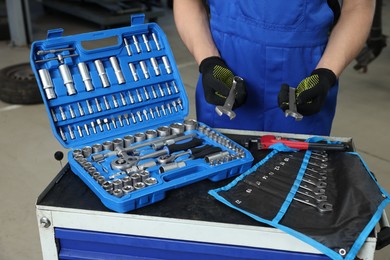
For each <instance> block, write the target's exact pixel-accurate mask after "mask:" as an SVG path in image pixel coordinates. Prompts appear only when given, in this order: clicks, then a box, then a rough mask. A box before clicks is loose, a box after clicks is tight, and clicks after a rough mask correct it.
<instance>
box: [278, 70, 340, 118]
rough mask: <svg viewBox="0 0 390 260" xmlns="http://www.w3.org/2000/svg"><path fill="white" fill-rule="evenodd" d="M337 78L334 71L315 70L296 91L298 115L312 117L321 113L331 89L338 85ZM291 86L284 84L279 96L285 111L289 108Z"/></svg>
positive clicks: (279, 102) (280, 104)
mask: <svg viewBox="0 0 390 260" xmlns="http://www.w3.org/2000/svg"><path fill="white" fill-rule="evenodd" d="M336 80H337V77H336V75H335V74H334V73H333V71H331V70H329V69H325V68H319V69H316V70H313V72H312V73H311V75H310V76H309V77H307V78H305V79H304V80H302V81H301V82H300V83H299V85H298V87H297V89H296V91H295V95H296V104H297V111H298V113H300V114H302V115H303V116H310V115H313V114H316V113H318V112H320V110H321V107H322V105H323V104H324V101H325V99H326V95H327V94H328V91H329V89H330V88H331V87H332V86H333V85H334V84H335V83H336ZM288 93H289V86H288V85H287V84H283V85H282V86H281V88H280V92H279V95H278V104H279V107H280V108H281V109H282V110H283V111H285V110H286V109H288V108H289V105H288V101H289V95H288Z"/></svg>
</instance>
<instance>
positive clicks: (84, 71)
mask: <svg viewBox="0 0 390 260" xmlns="http://www.w3.org/2000/svg"><path fill="white" fill-rule="evenodd" d="M77 67H78V68H79V70H80V74H81V78H82V80H83V82H84V85H85V90H86V91H92V90H94V87H93V85H92V79H91V75H90V74H89V70H88V67H87V64H85V63H84V62H80V63H78V64H77Z"/></svg>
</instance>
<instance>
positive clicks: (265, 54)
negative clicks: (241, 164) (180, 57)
mask: <svg viewBox="0 0 390 260" xmlns="http://www.w3.org/2000/svg"><path fill="white" fill-rule="evenodd" d="M209 6H210V14H211V19H210V28H211V33H212V36H213V39H214V42H215V44H216V46H217V48H218V50H219V52H220V54H221V57H222V59H224V60H225V62H226V64H227V65H228V67H229V68H231V70H232V71H233V73H234V74H235V75H237V76H240V77H242V78H243V79H244V80H245V82H246V86H247V99H246V102H245V104H244V105H242V106H241V107H239V108H237V109H235V110H234V111H235V112H236V117H235V118H234V119H233V120H230V119H229V117H227V116H225V115H222V116H218V115H217V113H216V112H215V105H211V104H208V103H207V102H206V101H205V98H204V93H203V87H202V82H201V80H199V81H198V85H197V89H196V109H197V119H198V120H199V121H200V122H204V123H206V124H207V125H209V126H211V127H218V128H230V129H245V130H256V131H270V132H284V133H302V134H315V135H329V134H330V130H331V126H332V121H333V118H334V114H335V110H336V98H337V91H338V86H337V85H336V86H334V87H332V88H331V89H330V90H329V92H328V95H327V99H326V101H325V104H324V106H323V107H322V110H321V111H320V112H319V113H317V114H315V115H313V116H305V117H304V118H303V120H302V121H298V122H296V121H295V120H294V119H293V118H292V117H287V118H286V117H285V115H284V112H283V111H282V110H281V109H280V108H279V107H278V101H277V97H278V93H279V90H280V86H281V85H282V83H286V84H289V85H290V86H292V87H296V86H298V84H299V83H300V82H301V80H303V79H304V78H306V77H308V76H309V75H310V73H311V72H312V71H313V70H314V69H315V67H316V66H317V64H318V62H319V60H320V58H321V56H322V54H323V52H324V50H325V46H326V44H327V41H328V35H329V30H330V28H331V26H332V23H333V19H334V14H333V12H332V10H331V9H330V7H329V6H328V4H327V1H326V0H293V1H286V0H225V1H221V0H209ZM200 79H201V78H200Z"/></svg>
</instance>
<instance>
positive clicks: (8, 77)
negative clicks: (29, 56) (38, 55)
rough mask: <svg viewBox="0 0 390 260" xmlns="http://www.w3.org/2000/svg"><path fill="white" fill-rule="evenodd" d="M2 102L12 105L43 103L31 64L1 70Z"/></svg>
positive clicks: (0, 87)
mask: <svg viewBox="0 0 390 260" xmlns="http://www.w3.org/2000/svg"><path fill="white" fill-rule="evenodd" d="M0 100H2V101H4V102H6V103H10V104H39V103H42V102H43V101H42V96H41V94H40V92H39V88H38V84H37V82H36V79H35V76H34V73H33V72H32V69H31V67H30V64H29V63H21V64H17V65H13V66H9V67H6V68H3V69H1V70H0Z"/></svg>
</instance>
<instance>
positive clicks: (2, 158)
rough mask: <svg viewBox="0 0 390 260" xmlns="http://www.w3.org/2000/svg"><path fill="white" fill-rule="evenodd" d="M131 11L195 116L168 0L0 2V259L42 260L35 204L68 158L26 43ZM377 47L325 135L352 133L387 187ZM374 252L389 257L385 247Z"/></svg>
mask: <svg viewBox="0 0 390 260" xmlns="http://www.w3.org/2000/svg"><path fill="white" fill-rule="evenodd" d="M132 13H144V14H145V15H146V19H147V21H149V22H157V23H158V24H159V25H160V26H161V27H162V29H163V30H164V32H165V34H166V35H167V37H168V40H169V42H170V45H171V49H172V50H173V53H174V56H175V60H176V63H177V65H178V68H179V70H180V73H181V77H182V80H183V82H184V85H185V87H186V91H187V94H188V97H189V100H190V113H189V116H188V118H195V86H196V82H197V78H198V73H199V72H198V66H197V64H196V63H195V61H194V59H193V57H192V56H191V55H190V53H189V52H188V50H187V49H186V48H185V46H184V45H183V43H182V42H181V40H180V38H179V36H178V34H177V31H176V27H175V24H174V21H173V14H172V0H171V1H169V0H164V1H162V0H154V1H153V0H150V1H113V0H112V1H111V0H104V1H98V0H79V1H77V0H69V1H66V0H17V1H11V0H9V1H5V0H0V57H1V58H0V86H1V90H0V99H1V101H0V146H1V151H0V166H1V181H0V197H1V207H0V225H1V232H0V234H1V235H0V259H4V260H13V259H15V260H16V259H17V260H19V259H29V260H35V259H41V258H42V255H41V248H40V241H39V234H38V224H37V220H36V216H35V202H36V199H37V197H38V195H39V194H40V193H41V192H42V191H43V190H44V189H45V187H46V186H47V185H48V184H49V182H50V181H51V180H52V179H53V178H54V176H55V175H56V174H57V173H58V172H59V171H60V169H61V166H63V165H64V164H65V163H66V161H67V158H66V155H65V158H64V159H63V160H62V161H61V162H60V161H56V160H55V159H54V153H55V152H56V151H62V152H63V153H64V154H66V149H65V148H63V147H62V146H61V145H60V144H59V143H58V141H57V140H56V139H55V138H54V136H53V133H52V130H51V128H50V124H49V121H48V119H47V117H48V115H47V114H46V110H45V107H44V105H43V104H42V102H41V100H40V94H39V92H38V88H37V84H36V81H35V77H34V75H33V74H32V72H31V69H30V65H29V55H30V54H29V53H30V44H31V43H32V42H33V41H36V40H42V39H45V38H46V33H47V30H49V29H54V28H63V29H64V34H65V35H73V34H78V33H83V32H91V31H98V30H103V29H108V28H115V27H120V26H127V25H129V23H130V14H132ZM382 32H383V34H384V35H390V0H383V9H382ZM382 40H383V39H382ZM371 47H372V46H371ZM375 50H378V49H375ZM375 50H374V52H372V53H370V52H367V53H366V54H367V56H365V58H367V57H368V58H367V59H366V60H371V59H372V61H371V62H370V63H369V64H368V66H367V70H366V71H365V68H364V67H363V68H360V69H359V70H357V69H356V68H354V66H356V64H357V63H356V61H355V62H353V63H352V64H351V65H350V66H349V67H348V68H347V69H346V71H345V72H344V74H343V75H342V77H341V79H340V92H339V96H338V107H337V113H336V118H335V120H334V124H333V130H332V134H331V135H332V136H336V137H352V138H353V141H354V143H355V146H356V148H357V152H359V153H360V155H361V156H362V157H363V159H364V160H365V161H366V163H367V164H368V166H369V168H370V169H371V171H372V172H374V174H375V176H376V177H377V179H378V182H379V184H380V185H382V186H383V187H384V188H385V189H386V190H387V191H390V177H389V175H390V153H389V150H388V148H389V147H390V135H389V131H390V115H389V112H388V111H387V109H388V108H389V100H390V48H389V47H387V48H386V47H385V48H383V50H382V51H381V53H380V55H379V56H377V57H376V55H378V52H375ZM370 55H371V56H370ZM370 57H371V58H370ZM374 58H375V59H374ZM361 62H363V63H364V59H362V60H361ZM362 72H364V73H362ZM388 211H389V212H390V210H389V209H388ZM375 255H376V257H375V259H390V246H389V247H386V248H384V249H382V250H380V251H377V252H376V254H375Z"/></svg>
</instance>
